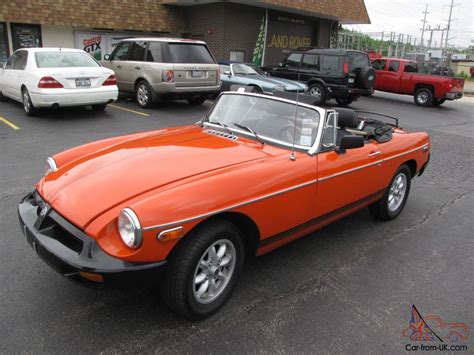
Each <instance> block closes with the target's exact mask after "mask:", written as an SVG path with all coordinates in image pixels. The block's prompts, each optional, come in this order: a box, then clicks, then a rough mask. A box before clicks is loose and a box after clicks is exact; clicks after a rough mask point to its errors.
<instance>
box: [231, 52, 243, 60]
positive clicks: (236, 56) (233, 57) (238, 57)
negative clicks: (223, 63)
mask: <svg viewBox="0 0 474 355" xmlns="http://www.w3.org/2000/svg"><path fill="white" fill-rule="evenodd" d="M229 60H231V61H233V62H245V52H244V51H230V55H229Z"/></svg>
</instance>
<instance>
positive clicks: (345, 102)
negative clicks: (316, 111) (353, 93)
mask: <svg viewBox="0 0 474 355" xmlns="http://www.w3.org/2000/svg"><path fill="white" fill-rule="evenodd" d="M353 101H354V98H352V97H350V96H347V97H336V102H337V103H338V105H339V106H349V105H350V104H351V103H352V102H353Z"/></svg>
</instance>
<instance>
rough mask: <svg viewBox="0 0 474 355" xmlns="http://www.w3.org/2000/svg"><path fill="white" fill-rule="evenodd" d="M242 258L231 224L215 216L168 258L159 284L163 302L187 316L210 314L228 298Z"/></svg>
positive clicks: (238, 238) (241, 246) (238, 237)
mask: <svg viewBox="0 0 474 355" xmlns="http://www.w3.org/2000/svg"><path fill="white" fill-rule="evenodd" d="M224 245H225V249H224V252H223V253H222V251H221V248H222V247H223V246H224ZM211 249H213V250H214V252H212V251H211ZM220 253H222V255H219V254H220ZM213 255H214V256H213ZM244 259H245V248H244V244H243V239H242V236H241V235H240V232H239V230H238V229H237V228H236V227H235V226H234V225H233V224H232V223H230V222H228V221H225V220H220V219H219V220H213V221H211V222H209V223H204V224H203V225H201V226H198V227H197V228H196V229H195V230H194V231H192V232H191V233H190V234H189V235H188V236H186V238H185V239H183V240H182V241H181V242H180V243H179V244H178V245H177V246H176V248H175V250H174V251H173V252H172V255H171V256H170V257H169V258H168V264H167V270H166V271H165V274H164V275H163V279H162V283H161V285H160V290H161V297H162V299H163V301H164V303H165V304H166V305H167V306H168V307H169V308H170V309H171V310H173V311H174V312H176V313H178V314H181V315H183V316H185V317H186V318H188V319H199V318H205V317H208V316H210V315H211V314H213V313H214V312H216V311H217V310H219V309H220V308H221V307H222V306H223V305H224V303H225V302H226V301H227V299H228V298H229V297H230V295H231V293H232V290H233V288H234V286H235V284H236V282H237V279H238V277H239V274H240V272H241V271H242V268H243V264H244ZM218 260H221V262H222V261H224V262H226V265H225V266H222V264H219V263H218ZM206 265H207V266H206ZM216 280H217V282H216ZM211 287H213V288H214V291H213V292H211V291H210V288H211Z"/></svg>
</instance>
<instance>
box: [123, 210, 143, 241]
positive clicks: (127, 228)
mask: <svg viewBox="0 0 474 355" xmlns="http://www.w3.org/2000/svg"><path fill="white" fill-rule="evenodd" d="M118 230H119V233H120V237H121V238H122V241H123V242H124V243H125V245H126V246H127V247H129V248H132V249H136V248H138V247H139V246H140V245H141V244H142V228H141V226H140V221H139V220H138V217H137V215H136V214H135V212H133V211H132V210H131V209H130V208H124V209H123V210H122V211H120V215H119V217H118Z"/></svg>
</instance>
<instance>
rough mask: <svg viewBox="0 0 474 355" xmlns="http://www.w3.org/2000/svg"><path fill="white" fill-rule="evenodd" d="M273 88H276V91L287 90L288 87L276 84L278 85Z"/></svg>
mask: <svg viewBox="0 0 474 355" xmlns="http://www.w3.org/2000/svg"><path fill="white" fill-rule="evenodd" d="M273 90H275V91H285V90H286V87H284V86H283V85H276V86H274V87H273Z"/></svg>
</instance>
